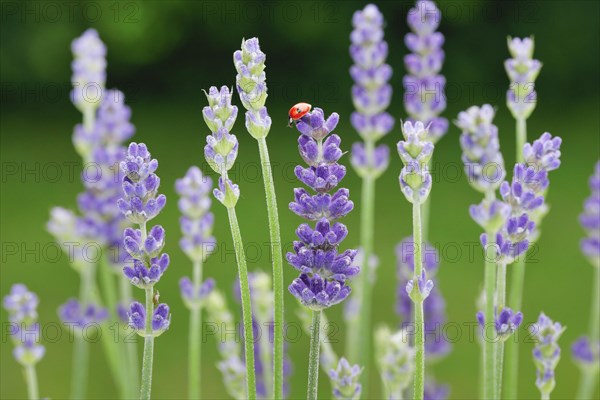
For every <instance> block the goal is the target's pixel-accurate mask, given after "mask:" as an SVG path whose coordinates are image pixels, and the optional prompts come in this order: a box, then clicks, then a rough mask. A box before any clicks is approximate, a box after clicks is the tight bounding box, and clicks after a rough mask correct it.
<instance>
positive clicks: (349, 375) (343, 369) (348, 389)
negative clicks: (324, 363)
mask: <svg viewBox="0 0 600 400" xmlns="http://www.w3.org/2000/svg"><path fill="white" fill-rule="evenodd" d="M362 371H363V369H362V368H361V367H360V366H358V365H356V364H355V365H350V363H349V362H348V360H346V359H345V358H344V357H342V358H340V360H339V361H338V365H337V367H336V368H335V369H331V370H330V371H329V378H330V380H331V386H332V389H333V397H334V398H335V399H343V400H355V399H359V398H360V393H361V389H362V385H361V384H360V381H359V379H360V374H361V373H362Z"/></svg>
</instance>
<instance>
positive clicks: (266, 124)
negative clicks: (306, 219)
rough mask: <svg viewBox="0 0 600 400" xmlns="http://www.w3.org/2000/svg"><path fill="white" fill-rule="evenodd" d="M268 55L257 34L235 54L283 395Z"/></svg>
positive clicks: (278, 389)
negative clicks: (262, 205) (260, 204)
mask: <svg viewBox="0 0 600 400" xmlns="http://www.w3.org/2000/svg"><path fill="white" fill-rule="evenodd" d="M265 60H266V55H265V53H263V52H262V51H261V49H260V45H259V42H258V39H257V38H252V39H249V40H243V41H242V48H241V50H237V51H236V52H235V53H234V54H233V61H234V64H235V68H236V70H237V76H236V88H237V92H238V94H239V95H240V100H241V101H242V104H243V105H244V108H246V110H247V111H246V129H247V130H248V132H249V133H250V135H252V137H254V138H255V139H256V140H257V142H258V150H259V153H260V161H261V167H262V175H263V182H264V186H265V195H266V200H267V215H268V218H269V235H270V241H269V244H270V248H271V249H270V250H271V256H272V257H273V294H274V312H275V314H274V316H273V323H274V346H275V349H274V354H273V358H274V365H275V370H274V377H273V389H272V392H271V393H272V395H273V396H275V397H276V398H281V397H282V396H283V367H284V366H283V347H284V344H283V309H284V306H283V256H282V249H281V234H280V229H279V213H278V212H277V198H276V196H275V185H274V183H273V172H272V170H271V161H270V157H269V149H268V147H267V140H266V138H267V135H268V134H269V130H270V129H271V117H269V114H268V112H267V108H266V107H265V106H264V105H265V101H266V98H267V85H266V75H265V72H264V69H265Z"/></svg>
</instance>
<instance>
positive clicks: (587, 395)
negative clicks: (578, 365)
mask: <svg viewBox="0 0 600 400" xmlns="http://www.w3.org/2000/svg"><path fill="white" fill-rule="evenodd" d="M597 382H598V369H597V368H587V369H584V370H582V374H581V380H580V382H579V388H578V389H577V396H576V397H575V398H576V399H578V400H587V399H593V398H594V397H593V396H594V390H595V389H596V383H597Z"/></svg>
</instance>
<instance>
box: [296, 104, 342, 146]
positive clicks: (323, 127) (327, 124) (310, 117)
mask: <svg viewBox="0 0 600 400" xmlns="http://www.w3.org/2000/svg"><path fill="white" fill-rule="evenodd" d="M339 119H340V116H339V115H338V114H337V113H332V114H331V115H330V116H329V117H328V118H327V119H325V115H324V113H323V110H322V109H320V108H318V107H315V108H313V110H312V111H311V112H309V113H308V114H306V115H305V116H304V117H302V118H301V119H300V120H299V121H298V123H297V124H296V128H297V129H298V131H299V132H300V133H302V134H303V135H306V136H310V137H311V138H313V139H314V140H317V141H320V140H323V139H325V137H326V136H327V135H329V133H330V132H331V131H333V130H334V129H335V127H336V126H337V124H338V122H339Z"/></svg>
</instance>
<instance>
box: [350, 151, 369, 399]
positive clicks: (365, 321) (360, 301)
mask: <svg viewBox="0 0 600 400" xmlns="http://www.w3.org/2000/svg"><path fill="white" fill-rule="evenodd" d="M374 151H375V142H374V141H372V140H365V153H366V157H367V160H368V161H367V163H368V164H370V163H371V162H370V160H371V159H372V157H374ZM374 226H375V177H373V176H372V175H370V174H367V175H365V176H363V178H362V188H361V210H360V248H361V251H362V259H363V265H362V266H361V268H362V271H361V274H360V275H359V278H358V280H357V285H356V286H357V291H356V297H355V300H354V301H356V304H357V305H358V306H359V307H360V308H359V311H358V313H357V316H356V318H354V319H352V320H349V321H348V326H347V332H348V341H347V342H346V354H348V358H349V359H350V360H352V362H356V363H357V364H358V365H362V366H364V368H365V369H366V371H369V370H370V368H369V364H370V358H369V357H370V354H371V351H370V348H371V342H372V339H371V331H372V329H371V328H372V327H371V311H372V310H371V303H372V289H373V285H374V282H372V281H371V279H370V278H371V274H372V271H371V270H370V267H369V260H370V259H371V256H372V255H373V240H374V236H375V234H374ZM362 381H363V384H362V393H363V396H364V397H368V393H369V388H368V386H369V379H368V373H365V374H363V378H362Z"/></svg>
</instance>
